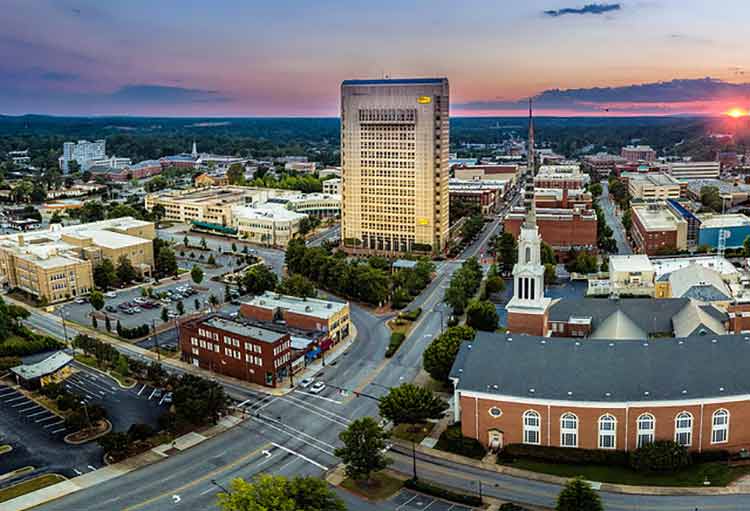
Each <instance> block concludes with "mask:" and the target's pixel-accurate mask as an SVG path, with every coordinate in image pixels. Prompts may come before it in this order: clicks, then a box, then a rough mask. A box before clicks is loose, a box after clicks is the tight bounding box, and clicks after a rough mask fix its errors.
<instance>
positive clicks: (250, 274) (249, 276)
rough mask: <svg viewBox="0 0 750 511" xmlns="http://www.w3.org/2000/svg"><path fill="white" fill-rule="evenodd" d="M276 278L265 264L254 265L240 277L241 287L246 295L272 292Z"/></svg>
mask: <svg viewBox="0 0 750 511" xmlns="http://www.w3.org/2000/svg"><path fill="white" fill-rule="evenodd" d="M278 280H279V278H278V276H277V275H276V274H275V273H274V272H273V270H272V269H271V268H270V267H269V266H267V265H265V264H256V265H254V266H251V267H250V268H248V270H247V271H246V272H245V274H244V275H243V276H242V282H241V283H242V287H243V288H244V289H245V291H246V292H247V293H252V294H255V295H257V294H261V293H263V292H265V291H273V290H274V289H276V284H277V283H278Z"/></svg>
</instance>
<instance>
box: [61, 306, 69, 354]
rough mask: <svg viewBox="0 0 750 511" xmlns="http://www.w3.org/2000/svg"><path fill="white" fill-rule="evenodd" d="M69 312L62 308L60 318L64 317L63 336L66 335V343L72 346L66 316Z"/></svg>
mask: <svg viewBox="0 0 750 511" xmlns="http://www.w3.org/2000/svg"><path fill="white" fill-rule="evenodd" d="M66 315H67V313H66V312H65V309H61V310H60V318H61V319H62V327H63V336H64V337H65V344H66V345H67V346H68V348H70V347H71V346H70V342H69V341H68V329H67V328H66V326H65V316H66Z"/></svg>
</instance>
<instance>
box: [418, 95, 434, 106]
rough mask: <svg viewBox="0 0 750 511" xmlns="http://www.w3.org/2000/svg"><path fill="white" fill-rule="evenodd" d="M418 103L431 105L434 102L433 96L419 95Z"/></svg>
mask: <svg viewBox="0 0 750 511" xmlns="http://www.w3.org/2000/svg"><path fill="white" fill-rule="evenodd" d="M417 103H419V104H420V105H429V104H430V103H432V98H431V97H430V96H419V97H418V98H417Z"/></svg>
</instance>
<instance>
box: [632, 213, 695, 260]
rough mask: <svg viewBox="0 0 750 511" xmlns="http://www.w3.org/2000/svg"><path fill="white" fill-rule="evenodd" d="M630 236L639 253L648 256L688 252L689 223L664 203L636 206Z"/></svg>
mask: <svg viewBox="0 0 750 511" xmlns="http://www.w3.org/2000/svg"><path fill="white" fill-rule="evenodd" d="M631 210H632V219H633V226H632V228H631V229H630V236H631V238H632V239H633V243H634V244H635V249H636V251H637V252H639V253H642V254H648V255H656V254H660V253H661V254H668V253H671V252H675V251H681V250H687V231H688V223H687V221H686V220H685V219H684V218H683V217H682V216H681V215H680V214H678V213H675V211H674V210H673V209H671V208H669V207H667V206H666V205H665V204H664V203H653V204H634V205H633V206H632V208H631Z"/></svg>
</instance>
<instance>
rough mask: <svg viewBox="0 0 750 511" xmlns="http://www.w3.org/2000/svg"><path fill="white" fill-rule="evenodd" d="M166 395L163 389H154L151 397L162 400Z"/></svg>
mask: <svg viewBox="0 0 750 511" xmlns="http://www.w3.org/2000/svg"><path fill="white" fill-rule="evenodd" d="M163 395H164V391H163V390H162V389H154V393H153V395H152V396H151V397H155V398H156V399H160V398H161V397H162V396H163Z"/></svg>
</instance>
